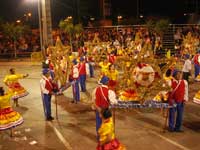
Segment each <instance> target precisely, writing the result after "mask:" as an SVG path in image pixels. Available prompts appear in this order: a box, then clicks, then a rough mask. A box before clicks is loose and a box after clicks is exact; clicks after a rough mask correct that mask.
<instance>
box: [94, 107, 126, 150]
mask: <svg viewBox="0 0 200 150" xmlns="http://www.w3.org/2000/svg"><path fill="white" fill-rule="evenodd" d="M101 118H102V125H101V127H100V128H99V130H98V133H99V142H98V146H97V148H96V149H97V150H125V149H126V148H125V147H124V146H123V145H122V144H120V142H119V141H118V139H116V138H115V133H114V125H113V119H112V113H111V111H110V110H109V109H103V110H102V111H101Z"/></svg>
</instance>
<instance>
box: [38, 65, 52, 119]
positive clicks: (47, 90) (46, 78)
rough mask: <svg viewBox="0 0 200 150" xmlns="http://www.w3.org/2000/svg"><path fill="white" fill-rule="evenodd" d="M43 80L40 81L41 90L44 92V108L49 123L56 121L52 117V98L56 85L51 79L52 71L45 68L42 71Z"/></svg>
mask: <svg viewBox="0 0 200 150" xmlns="http://www.w3.org/2000/svg"><path fill="white" fill-rule="evenodd" d="M42 74H43V76H42V79H41V80H40V88H41V92H42V100H43V106H44V113H45V117H46V120H47V121H51V120H54V118H53V117H52V116H51V97H52V94H53V92H54V85H53V83H52V80H51V79H50V71H49V69H47V68H45V69H43V71H42Z"/></svg>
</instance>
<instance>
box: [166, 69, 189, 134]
mask: <svg viewBox="0 0 200 150" xmlns="http://www.w3.org/2000/svg"><path fill="white" fill-rule="evenodd" d="M173 77H174V79H173V80H172V88H173V90H172V91H171V93H170V97H169V104H170V105H173V104H176V107H172V108H170V110H169V131H170V132H174V131H175V132H181V131H182V130H181V126H182V120H183V111H184V103H185V102H186V101H188V83H187V81H185V80H182V79H181V72H180V71H178V70H174V72H173ZM176 112H177V113H176ZM175 113H176V115H175ZM175 116H176V122H174V121H175Z"/></svg>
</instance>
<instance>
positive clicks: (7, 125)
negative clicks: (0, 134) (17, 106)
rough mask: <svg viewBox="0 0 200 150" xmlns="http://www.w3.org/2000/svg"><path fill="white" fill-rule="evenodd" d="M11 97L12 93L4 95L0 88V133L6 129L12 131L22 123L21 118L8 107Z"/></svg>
mask: <svg viewBox="0 0 200 150" xmlns="http://www.w3.org/2000/svg"><path fill="white" fill-rule="evenodd" d="M12 96H13V93H5V91H4V89H3V87H0V131H3V130H7V129H11V131H12V128H14V127H16V126H19V125H21V124H22V123H23V122H24V120H23V118H22V116H21V115H20V114H19V113H18V112H16V111H14V110H13V109H12V107H11V105H10V100H11V97H12ZM11 136H12V132H11Z"/></svg>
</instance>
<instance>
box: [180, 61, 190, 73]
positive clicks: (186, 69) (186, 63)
mask: <svg viewBox="0 0 200 150" xmlns="http://www.w3.org/2000/svg"><path fill="white" fill-rule="evenodd" d="M191 69H192V63H191V61H190V60H189V59H187V60H186V61H185V63H184V65H183V69H182V71H183V72H189V71H190V70H191Z"/></svg>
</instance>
